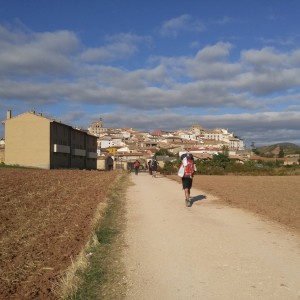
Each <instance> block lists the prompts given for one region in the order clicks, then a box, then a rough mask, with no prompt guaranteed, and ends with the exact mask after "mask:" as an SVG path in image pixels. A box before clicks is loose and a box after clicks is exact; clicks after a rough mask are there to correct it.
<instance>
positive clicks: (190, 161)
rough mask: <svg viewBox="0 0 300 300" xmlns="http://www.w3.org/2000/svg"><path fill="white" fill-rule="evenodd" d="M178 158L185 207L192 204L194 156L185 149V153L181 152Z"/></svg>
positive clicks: (194, 169)
mask: <svg viewBox="0 0 300 300" xmlns="http://www.w3.org/2000/svg"><path fill="white" fill-rule="evenodd" d="M180 158H181V166H180V168H182V169H183V170H184V171H183V176H182V178H181V180H182V189H183V190H184V195H185V205H186V206H187V207H191V206H192V201H191V188H192V185H193V176H194V174H195V171H196V166H195V163H194V157H193V154H191V153H190V152H189V151H187V152H186V153H184V154H182V155H181V157H180Z"/></svg>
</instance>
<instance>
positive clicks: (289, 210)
mask: <svg viewBox="0 0 300 300" xmlns="http://www.w3.org/2000/svg"><path fill="white" fill-rule="evenodd" d="M168 177H169V178H171V179H174V180H176V181H178V182H181V178H180V177H178V176H176V175H172V176H168ZM299 183H300V176H202V175H196V176H195V177H194V180H193V187H195V188H198V189H200V190H203V191H204V192H207V193H210V194H212V195H215V196H217V197H218V198H219V199H220V200H221V201H223V202H226V203H228V204H230V205H233V206H235V207H239V208H244V209H247V210H249V211H252V212H254V213H257V214H259V215H261V216H264V217H266V218H268V219H270V220H272V221H275V222H278V223H281V224H282V225H284V226H287V228H288V229H292V230H295V231H297V232H299V233H300V218H299V216H300V184H299ZM192 192H193V189H192Z"/></svg>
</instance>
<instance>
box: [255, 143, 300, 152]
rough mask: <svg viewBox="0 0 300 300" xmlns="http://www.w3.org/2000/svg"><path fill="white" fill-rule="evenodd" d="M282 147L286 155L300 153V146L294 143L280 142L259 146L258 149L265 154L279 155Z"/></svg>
mask: <svg viewBox="0 0 300 300" xmlns="http://www.w3.org/2000/svg"><path fill="white" fill-rule="evenodd" d="M280 148H282V149H283V152H284V155H288V154H300V146H298V145H296V144H293V143H278V144H274V145H269V146H262V147H257V151H259V153H261V154H263V155H270V154H275V155H278V153H279V151H280Z"/></svg>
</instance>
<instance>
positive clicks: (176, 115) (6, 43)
mask: <svg viewBox="0 0 300 300" xmlns="http://www.w3.org/2000/svg"><path fill="white" fill-rule="evenodd" d="M299 15H300V1H298V0H143V1H141V0H84V1H83V0H76V1H74V0H64V1H61V0H26V1H24V0H0V120H1V121H4V120H5V118H6V112H7V110H12V115H13V116H16V115H19V114H21V113H24V112H27V111H32V110H35V111H36V112H37V113H43V115H44V116H47V117H50V118H53V119H55V120H59V121H62V122H63V123H66V124H68V125H72V126H76V127H80V128H83V129H87V128H88V127H89V126H90V125H91V123H92V122H95V121H98V120H99V118H102V121H103V126H104V127H112V128H123V127H132V128H135V129H137V130H141V131H148V132H151V131H153V130H157V129H159V130H165V131H173V130H177V129H187V128H190V127H191V126H192V125H194V124H197V125H201V126H202V127H203V128H206V129H215V128H224V129H228V131H229V132H232V133H233V134H234V135H236V136H238V137H239V138H241V139H243V140H244V142H245V144H246V147H250V145H251V144H252V143H254V144H255V145H257V146H259V145H270V144H274V143H278V142H291V143H295V144H297V145H300V17H299ZM4 128H5V127H4V126H3V125H1V126H0V137H1V136H2V137H4Z"/></svg>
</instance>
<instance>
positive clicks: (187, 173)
mask: <svg viewBox="0 0 300 300" xmlns="http://www.w3.org/2000/svg"><path fill="white" fill-rule="evenodd" d="M194 173H195V168H194V161H193V160H192V159H188V160H187V165H186V166H185V167H184V175H183V177H193V175H194Z"/></svg>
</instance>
